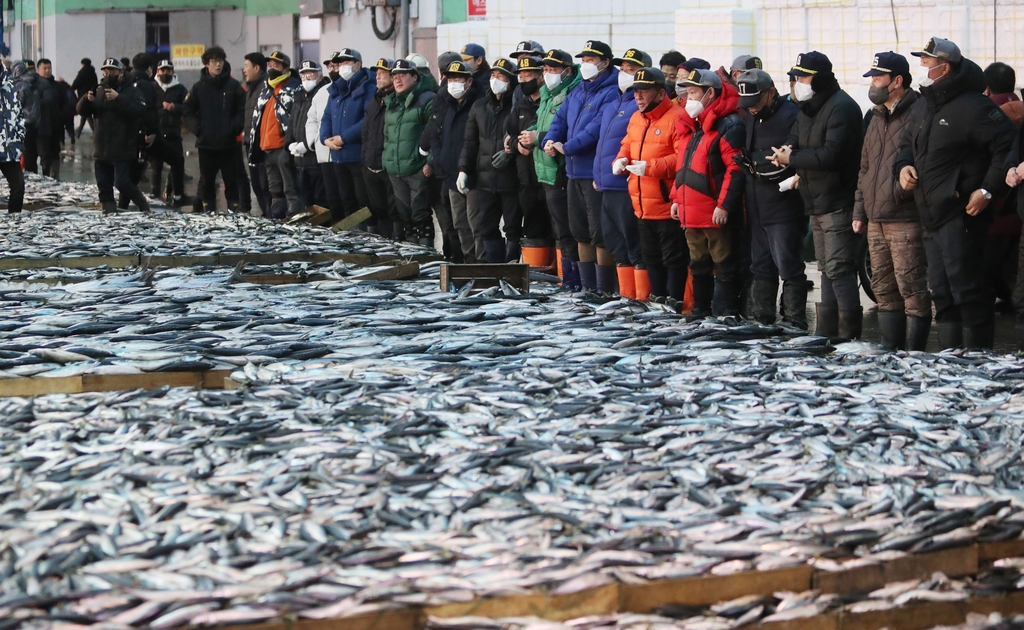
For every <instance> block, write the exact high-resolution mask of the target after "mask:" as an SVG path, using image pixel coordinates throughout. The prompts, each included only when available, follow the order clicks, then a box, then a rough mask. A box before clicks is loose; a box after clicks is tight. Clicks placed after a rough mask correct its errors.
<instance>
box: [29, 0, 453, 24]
mask: <svg viewBox="0 0 1024 630" xmlns="http://www.w3.org/2000/svg"><path fill="white" fill-rule="evenodd" d="M42 4H43V16H47V15H53V14H55V13H67V12H68V11H105V10H111V9H113V10H122V11H123V10H139V11H160V10H164V9H187V8H190V7H195V8H208V7H231V6H235V7H240V8H243V9H245V12H246V13H247V14H249V15H286V14H291V13H298V12H299V0H157V1H156V2H154V0H43V3H42ZM463 5H465V2H463ZM463 14H465V6H463ZM14 15H15V19H16V20H34V19H35V17H36V3H35V0H14ZM463 19H465V18H463Z"/></svg>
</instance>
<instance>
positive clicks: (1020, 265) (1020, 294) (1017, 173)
mask: <svg viewBox="0 0 1024 630" xmlns="http://www.w3.org/2000/svg"><path fill="white" fill-rule="evenodd" d="M1003 168H1004V169H1005V171H1006V180H1005V181H1006V185H1007V186H1009V187H1010V188H1012V189H1016V192H1017V215H1018V216H1020V217H1022V218H1024V194H1022V193H1021V191H1020V188H1021V184H1024V125H1022V126H1021V127H1020V128H1019V129H1018V131H1017V135H1016V136H1014V139H1013V145H1012V147H1011V149H1010V151H1009V152H1008V153H1007V155H1006V161H1005V162H1004V163H1003ZM1013 307H1014V310H1016V312H1017V320H1016V325H1015V327H1014V332H1015V333H1016V336H1017V349H1018V350H1019V351H1024V239H1021V242H1020V249H1019V253H1018V257H1017V286H1016V287H1014V290H1013Z"/></svg>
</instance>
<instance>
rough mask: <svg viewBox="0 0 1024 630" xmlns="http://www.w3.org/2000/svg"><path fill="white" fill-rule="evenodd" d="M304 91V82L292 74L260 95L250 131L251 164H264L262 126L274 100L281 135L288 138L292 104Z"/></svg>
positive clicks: (253, 113) (268, 87)
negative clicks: (265, 111) (266, 111)
mask: <svg viewBox="0 0 1024 630" xmlns="http://www.w3.org/2000/svg"><path fill="white" fill-rule="evenodd" d="M301 90H302V81H300V80H299V77H298V76H297V75H296V74H295V73H294V72H292V74H291V76H289V77H288V78H287V79H285V80H284V81H283V82H282V83H281V84H279V85H278V86H277V87H276V88H270V86H269V84H268V86H267V89H266V90H264V91H263V92H262V93H260V96H259V98H258V99H256V108H255V109H254V110H253V112H252V127H250V129H249V139H250V144H249V164H260V163H261V162H263V149H262V148H260V126H261V125H262V124H263V116H264V110H265V109H266V107H267V104H268V103H269V102H270V99H271V97H273V98H274V115H275V116H277V124H279V125H280V126H281V133H282V134H284V137H285V138H287V137H288V132H289V131H291V126H292V104H293V103H294V102H295V95H296V94H298V93H299V92H300V91H301Z"/></svg>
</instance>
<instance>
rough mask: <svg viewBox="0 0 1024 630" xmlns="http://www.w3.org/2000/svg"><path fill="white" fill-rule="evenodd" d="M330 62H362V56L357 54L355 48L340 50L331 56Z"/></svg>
mask: <svg viewBox="0 0 1024 630" xmlns="http://www.w3.org/2000/svg"><path fill="white" fill-rule="evenodd" d="M331 61H333V62H334V63H341V62H342V61H358V62H359V63H362V62H363V56H362V55H360V54H359V51H358V50H356V49H355V48H342V49H341V50H339V51H338V52H336V53H334V54H333V55H331Z"/></svg>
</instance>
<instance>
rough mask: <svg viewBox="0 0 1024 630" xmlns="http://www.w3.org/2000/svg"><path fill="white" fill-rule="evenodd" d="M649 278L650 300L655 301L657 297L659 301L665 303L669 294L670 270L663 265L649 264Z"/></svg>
mask: <svg viewBox="0 0 1024 630" xmlns="http://www.w3.org/2000/svg"><path fill="white" fill-rule="evenodd" d="M647 279H648V281H649V282H650V283H651V297H650V298H648V299H649V301H651V302H654V301H655V300H654V298H655V297H657V298H659V300H658V301H659V302H661V303H662V304H664V303H665V297H666V296H667V295H668V270H667V269H665V268H664V267H662V266H661V265H647Z"/></svg>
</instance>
